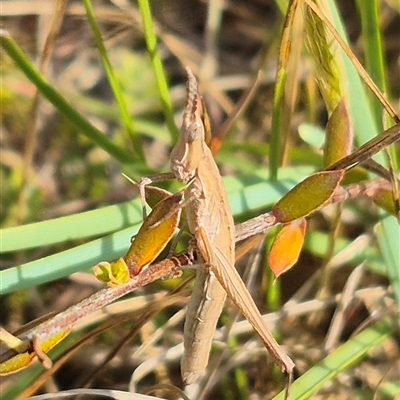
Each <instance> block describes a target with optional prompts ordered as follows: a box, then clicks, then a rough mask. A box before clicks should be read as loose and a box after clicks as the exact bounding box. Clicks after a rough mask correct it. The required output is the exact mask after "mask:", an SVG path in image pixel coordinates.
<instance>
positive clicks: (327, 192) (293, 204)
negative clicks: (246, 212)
mask: <svg viewBox="0 0 400 400" xmlns="http://www.w3.org/2000/svg"><path fill="white" fill-rule="evenodd" d="M343 174H344V171H342V170H339V171H322V172H317V173H315V174H313V175H311V176H309V177H308V178H306V179H304V180H303V181H302V182H300V183H299V184H298V185H296V186H295V187H294V188H293V189H292V190H290V192H288V193H287V194H286V195H285V196H284V197H282V199H281V200H279V201H278V202H277V203H276V204H275V206H274V207H273V208H272V214H273V215H274V216H275V217H276V219H277V221H278V222H281V223H286V222H290V221H294V220H295V219H298V218H301V217H306V216H307V215H309V214H311V213H312V212H314V211H316V210H318V209H319V208H320V207H322V206H323V205H324V204H325V203H327V202H328V201H329V199H330V198H331V197H332V194H333V193H334V191H335V189H336V188H337V187H338V185H339V183H340V181H341V180H342V178H343Z"/></svg>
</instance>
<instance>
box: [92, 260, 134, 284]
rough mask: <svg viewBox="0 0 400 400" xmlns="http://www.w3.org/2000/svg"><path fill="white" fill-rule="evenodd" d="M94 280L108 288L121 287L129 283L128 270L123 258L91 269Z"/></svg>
mask: <svg viewBox="0 0 400 400" xmlns="http://www.w3.org/2000/svg"><path fill="white" fill-rule="evenodd" d="M92 270H93V273H94V275H95V276H96V278H97V279H98V280H99V281H101V282H104V283H107V284H108V285H109V286H118V285H123V284H124V283H127V282H128V281H129V269H128V266H127V265H126V263H125V260H124V259H123V258H118V259H117V260H115V261H113V262H111V263H109V262H101V263H99V264H97V265H96V266H95V267H93V268H92Z"/></svg>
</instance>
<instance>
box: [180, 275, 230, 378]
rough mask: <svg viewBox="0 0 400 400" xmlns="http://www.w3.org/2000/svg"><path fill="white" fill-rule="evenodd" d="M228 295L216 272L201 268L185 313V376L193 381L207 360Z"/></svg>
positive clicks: (183, 364)
mask: <svg viewBox="0 0 400 400" xmlns="http://www.w3.org/2000/svg"><path fill="white" fill-rule="evenodd" d="M225 298H226V292H225V289H224V288H223V287H222V286H221V285H220V283H219V282H218V279H217V278H216V277H215V275H214V274H213V273H212V272H210V271H207V270H206V269H203V268H199V269H198V270H197V272H196V280H195V284H194V288H193V293H192V296H191V298H190V302H189V305H188V311H187V314H186V320H185V327H184V339H183V345H184V348H185V352H184V355H183V357H182V360H181V371H182V379H183V381H184V383H185V384H186V385H191V384H192V383H194V382H195V381H196V380H197V378H198V377H199V375H201V374H202V373H203V371H204V370H205V368H206V367H207V364H208V358H209V354H210V350H211V345H212V339H213V335H214V332H215V328H216V324H217V322H218V318H219V316H220V314H221V312H222V307H223V306H224V302H225Z"/></svg>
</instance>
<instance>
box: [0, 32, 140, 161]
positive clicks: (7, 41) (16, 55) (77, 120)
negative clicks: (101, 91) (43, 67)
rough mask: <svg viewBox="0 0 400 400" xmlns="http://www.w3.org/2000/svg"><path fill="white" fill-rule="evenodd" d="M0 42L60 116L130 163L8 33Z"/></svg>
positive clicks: (0, 36) (127, 154)
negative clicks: (72, 104)
mask: <svg viewBox="0 0 400 400" xmlns="http://www.w3.org/2000/svg"><path fill="white" fill-rule="evenodd" d="M0 41H1V45H2V47H3V48H4V50H5V51H6V52H7V53H8V55H9V56H10V57H11V58H12V60H13V61H14V62H15V63H16V64H17V66H18V68H20V69H21V71H22V72H23V73H24V74H25V75H26V77H27V78H28V79H29V80H30V81H31V82H32V83H33V84H34V85H35V86H36V87H37V88H38V90H39V91H40V92H41V93H42V95H43V96H44V97H45V98H46V99H47V100H48V101H49V102H50V103H51V104H53V105H54V107H55V108H56V109H57V110H58V112H59V113H60V114H62V115H63V116H64V117H66V118H67V119H68V120H69V121H70V122H71V123H72V124H73V125H74V126H75V127H76V128H77V129H78V130H79V132H82V133H83V134H84V135H85V136H86V137H87V138H89V139H90V140H92V141H93V142H95V143H96V144H97V145H98V146H100V147H101V148H102V149H103V150H105V151H106V152H107V153H109V154H110V155H112V156H113V157H115V158H116V159H117V160H118V161H120V162H121V163H131V162H133V161H134V159H135V157H134V155H133V154H132V153H131V152H128V151H126V150H124V149H121V148H120V147H119V146H117V145H115V144H114V143H113V142H112V141H111V140H110V139H108V138H107V137H106V136H105V135H104V134H103V133H102V132H101V131H99V130H98V129H97V128H96V127H95V126H93V125H92V124H91V123H90V122H89V121H88V120H87V119H86V118H84V117H83V116H82V115H81V114H80V113H78V112H77V111H76V110H75V109H74V108H73V107H71V106H70V105H69V103H68V102H67V100H65V99H64V97H63V96H61V94H60V93H59V92H57V91H56V90H55V89H54V88H53V87H52V86H51V85H50V84H49V83H48V82H47V81H46V79H45V78H44V77H43V76H42V75H41V74H40V73H39V71H38V70H37V69H36V68H35V67H34V66H33V64H32V63H31V62H30V61H29V59H28V58H27V57H26V55H25V54H24V53H23V51H22V50H21V48H20V47H19V46H18V45H17V43H16V42H15V41H14V40H13V39H12V38H11V36H10V35H9V34H8V32H6V31H4V30H0Z"/></svg>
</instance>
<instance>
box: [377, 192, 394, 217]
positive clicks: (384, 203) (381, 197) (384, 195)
mask: <svg viewBox="0 0 400 400" xmlns="http://www.w3.org/2000/svg"><path fill="white" fill-rule="evenodd" d="M372 200H373V202H374V203H375V204H376V205H378V206H379V207H381V208H383V209H384V210H385V211H386V212H388V213H389V214H392V215H394V216H398V215H400V214H399V210H398V209H397V208H398V204H399V199H397V202H395V201H394V198H393V192H392V191H391V190H389V189H386V188H378V189H376V190H375V191H374V194H373V195H372ZM396 203H397V204H396Z"/></svg>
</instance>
